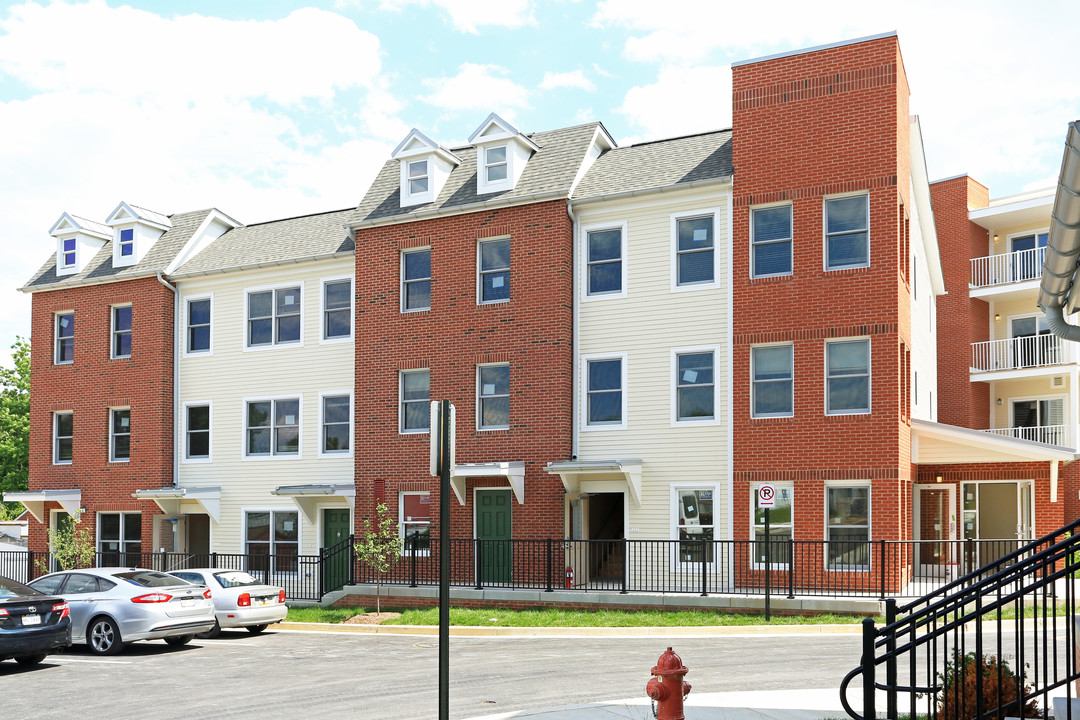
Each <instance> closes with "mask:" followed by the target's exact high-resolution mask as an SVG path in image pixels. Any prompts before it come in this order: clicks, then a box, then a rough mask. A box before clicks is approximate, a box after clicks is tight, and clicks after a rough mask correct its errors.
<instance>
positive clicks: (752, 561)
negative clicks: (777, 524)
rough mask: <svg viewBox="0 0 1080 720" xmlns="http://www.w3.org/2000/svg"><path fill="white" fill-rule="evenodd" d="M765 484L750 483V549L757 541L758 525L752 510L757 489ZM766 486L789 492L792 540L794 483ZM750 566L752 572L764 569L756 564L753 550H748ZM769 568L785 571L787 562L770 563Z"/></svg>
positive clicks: (793, 533) (754, 505)
mask: <svg viewBox="0 0 1080 720" xmlns="http://www.w3.org/2000/svg"><path fill="white" fill-rule="evenodd" d="M765 484H767V483H761V482H756V483H751V484H750V542H751V545H750V547H751V548H753V543H754V542H755V541H756V540H757V536H756V535H755V530H756V529H757V528H758V525H757V524H756V523H755V520H756V518H755V517H754V509H755V508H756V507H757V493H758V488H759V487H761V486H762V485H765ZM768 484H771V485H775V486H776V487H778V488H779V487H786V488H788V489H790V490H791V499H792V503H791V523H790V527H791V537H792V538H794V537H795V502H794V500H795V483H794V482H793V481H790V480H785V481H781V482H775V483H768ZM787 525H788V523H785V526H787ZM761 527H762V529H764V527H765V526H764V525H762V526H761ZM772 527H773V524H772V523H771V522H770V523H769V528H770V529H772ZM750 566H751V567H752V568H753V569H754V570H764V569H765V563H763V562H758V559H757V552H756V551H754V550H753V549H751V550H750ZM769 567H770V568H772V569H773V570H787V569H788V563H787V562H771V563H769Z"/></svg>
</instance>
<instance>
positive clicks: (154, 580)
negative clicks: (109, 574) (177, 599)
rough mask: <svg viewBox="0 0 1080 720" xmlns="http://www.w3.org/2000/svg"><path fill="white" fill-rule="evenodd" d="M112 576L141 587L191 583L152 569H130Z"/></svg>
mask: <svg viewBox="0 0 1080 720" xmlns="http://www.w3.org/2000/svg"><path fill="white" fill-rule="evenodd" d="M113 577H118V578H120V579H121V580H127V581H128V582H129V583H131V584H132V585H139V586H141V587H170V586H176V585H191V583H189V582H188V581H187V580H182V579H180V578H178V577H174V576H172V575H166V574H165V573H159V572H154V571H153V570H130V571H128V572H118V573H113Z"/></svg>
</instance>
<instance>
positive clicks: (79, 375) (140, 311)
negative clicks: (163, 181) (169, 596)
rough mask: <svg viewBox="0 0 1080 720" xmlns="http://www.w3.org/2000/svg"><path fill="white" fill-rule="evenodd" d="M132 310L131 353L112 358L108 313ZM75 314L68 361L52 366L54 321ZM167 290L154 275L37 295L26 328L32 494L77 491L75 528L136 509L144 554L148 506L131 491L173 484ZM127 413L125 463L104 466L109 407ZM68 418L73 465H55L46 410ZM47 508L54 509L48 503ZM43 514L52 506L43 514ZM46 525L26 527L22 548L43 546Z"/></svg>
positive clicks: (147, 540) (170, 319)
mask: <svg viewBox="0 0 1080 720" xmlns="http://www.w3.org/2000/svg"><path fill="white" fill-rule="evenodd" d="M125 304H130V305H131V308H132V310H131V357H130V358H125V359H115V360H113V359H110V352H109V350H110V338H111V335H110V333H111V315H110V313H111V307H112V306H113V305H125ZM62 311H74V313H75V361H74V362H73V363H71V364H67V365H56V364H54V363H53V357H54V355H53V333H54V325H53V323H54V316H55V313H57V312H62ZM173 317H174V316H173V294H172V291H170V290H169V289H167V288H166V287H164V286H163V285H162V284H161V283H159V282H158V281H157V279H156V278H152V277H151V278H143V279H137V280H128V281H124V282H117V283H108V284H103V285H92V286H88V287H78V288H70V289H64V290H53V291H49V292H38V293H35V294H34V296H33V310H32V329H31V351H32V353H31V378H32V384H33V391H32V393H31V395H30V489H31V490H47V489H54V490H64V489H72V488H78V489H81V490H82V505H83V507H85V508H86V509H87V511H88V512H87V513H85V514H84V515H83V517H82V522H84V523H88V524H89V526H90V527H91V528H95V527H96V519H95V514H96V513H97V512H99V511H141V512H142V513H143V516H142V542H143V549H144V550H150V549H152V546H151V542H152V541H151V532H152V530H151V521H150V516H151V515H152V514H156V513H159V512H160V510H158V508H157V505H155V504H154V503H153V502H140V501H136V500H135V499H134V498H132V497H131V494H132V493H133V492H135V491H136V490H139V489H145V488H158V487H163V486H165V485H171V484H172V433H173V413H172V401H173ZM113 407H130V408H131V459H130V461H129V462H126V463H113V462H109V409H110V408H113ZM61 410H70V411H72V412H73V413H74V415H73V424H74V434H73V440H72V462H71V464H70V465H54V464H53V446H52V442H53V437H52V435H53V431H52V423H53V420H52V418H53V415H52V414H53V412H56V411H61ZM52 508H53V509H55V508H59V506H58V505H52ZM47 509H50V508H47ZM47 527H48V518H47V517H46V523H45V524H41V523H37V522H31V523H30V547H31V549H33V550H44V549H46V547H47V535H46V529H47Z"/></svg>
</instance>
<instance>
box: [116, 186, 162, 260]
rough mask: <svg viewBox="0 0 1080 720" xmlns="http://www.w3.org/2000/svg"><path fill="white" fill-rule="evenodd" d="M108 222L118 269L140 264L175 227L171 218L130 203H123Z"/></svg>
mask: <svg viewBox="0 0 1080 720" xmlns="http://www.w3.org/2000/svg"><path fill="white" fill-rule="evenodd" d="M105 223H106V224H107V225H108V226H109V227H111V228H112V229H113V233H112V235H113V237H112V241H113V248H112V261H113V267H116V268H122V267H131V266H133V265H137V264H138V263H139V262H141V261H142V259H143V258H144V257H146V253H147V252H148V251H149V250H150V248H151V247H152V246H153V245H154V243H155V242H157V240H158V238H160V237H161V236H162V235H164V234H165V233H166V232H168V231H169V230H170V229H171V228H172V221H171V220H169V218H168V217H167V216H165V215H162V214H161V213H157V212H154V211H153V210H147V209H146V208H141V207H139V206H137V205H129V204H127V203H126V202H122V203H120V204H119V205H118V206H117V207H116V209H115V210H113V211H112V212H111V213H110V214H109V217H108V219H106V221H105Z"/></svg>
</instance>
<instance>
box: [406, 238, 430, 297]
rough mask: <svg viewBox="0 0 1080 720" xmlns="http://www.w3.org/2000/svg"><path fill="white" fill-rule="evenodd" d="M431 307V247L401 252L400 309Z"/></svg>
mask: <svg viewBox="0 0 1080 720" xmlns="http://www.w3.org/2000/svg"><path fill="white" fill-rule="evenodd" d="M430 309H431V248H422V249H419V250H407V251H405V252H403V253H401V310H402V312H409V311H411V310H430Z"/></svg>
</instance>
